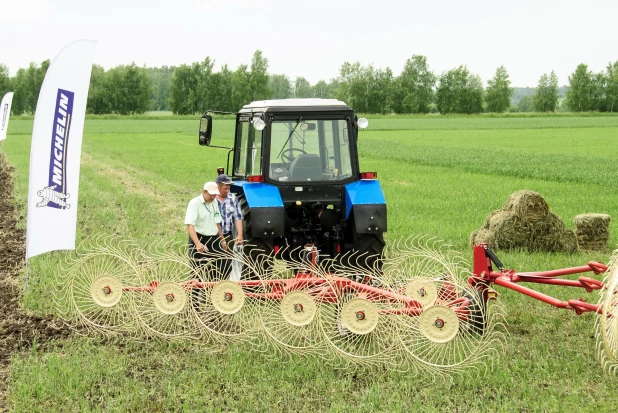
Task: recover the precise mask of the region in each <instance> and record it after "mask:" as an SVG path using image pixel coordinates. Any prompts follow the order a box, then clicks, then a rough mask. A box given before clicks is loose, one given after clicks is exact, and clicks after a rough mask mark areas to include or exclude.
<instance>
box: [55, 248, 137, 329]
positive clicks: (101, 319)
mask: <svg viewBox="0 0 618 413" xmlns="http://www.w3.org/2000/svg"><path fill="white" fill-rule="evenodd" d="M115 252H116V253H115ZM115 252H114V251H108V252H101V251H93V252H89V253H86V254H84V255H82V256H80V257H79V258H78V259H76V260H75V261H73V262H72V263H71V265H70V267H69V268H68V272H67V277H66V285H67V290H68V291H67V298H68V299H69V301H70V309H69V311H70V313H69V314H68V317H69V318H72V319H73V320H74V321H76V322H78V324H81V325H83V326H86V327H88V328H92V329H95V330H99V331H101V332H103V333H105V334H115V333H127V332H130V331H133V330H134V325H133V319H134V311H133V305H132V297H131V296H130V294H127V293H126V292H125V291H123V289H124V288H125V286H127V285H131V284H134V283H136V282H138V281H137V278H138V277H137V272H136V269H135V266H134V263H133V262H132V260H131V259H130V257H129V256H127V255H124V254H122V253H121V251H115Z"/></svg>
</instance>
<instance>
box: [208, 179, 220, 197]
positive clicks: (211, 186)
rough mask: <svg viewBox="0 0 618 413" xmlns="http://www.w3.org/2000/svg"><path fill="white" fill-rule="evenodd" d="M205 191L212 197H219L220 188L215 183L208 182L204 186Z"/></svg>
mask: <svg viewBox="0 0 618 413" xmlns="http://www.w3.org/2000/svg"><path fill="white" fill-rule="evenodd" d="M204 191H208V193H209V194H210V195H219V187H218V186H217V184H216V183H214V182H206V183H205V184H204Z"/></svg>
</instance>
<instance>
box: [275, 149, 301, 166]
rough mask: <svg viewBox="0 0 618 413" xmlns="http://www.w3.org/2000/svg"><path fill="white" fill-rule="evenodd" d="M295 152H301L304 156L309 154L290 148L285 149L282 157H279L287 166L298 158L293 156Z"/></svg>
mask: <svg viewBox="0 0 618 413" xmlns="http://www.w3.org/2000/svg"><path fill="white" fill-rule="evenodd" d="M294 152H300V153H301V154H303V155H306V154H307V152H305V151H303V150H302V149H299V148H288V149H284V150H283V152H281V155H279V157H280V158H281V160H282V161H283V162H285V163H287V164H291V163H292V161H293V160H294V158H296V156H294V155H293V154H294Z"/></svg>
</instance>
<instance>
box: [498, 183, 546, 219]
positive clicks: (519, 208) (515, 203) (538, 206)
mask: <svg viewBox="0 0 618 413" xmlns="http://www.w3.org/2000/svg"><path fill="white" fill-rule="evenodd" d="M504 209H505V210H506V211H510V212H512V213H514V214H515V215H517V216H518V217H520V218H522V219H523V220H524V221H538V220H541V219H543V218H545V217H546V216H547V214H548V213H549V205H548V204H547V201H545V198H543V197H542V196H541V194H539V193H538V192H534V191H528V190H522V191H517V192H514V193H513V194H511V196H509V199H507V201H506V205H505V206H504Z"/></svg>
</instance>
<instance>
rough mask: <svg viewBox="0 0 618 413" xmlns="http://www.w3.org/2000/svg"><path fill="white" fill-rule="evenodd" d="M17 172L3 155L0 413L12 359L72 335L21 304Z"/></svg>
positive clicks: (22, 249)
mask: <svg viewBox="0 0 618 413" xmlns="http://www.w3.org/2000/svg"><path fill="white" fill-rule="evenodd" d="M12 171H13V168H12V167H11V166H10V165H9V164H8V162H7V160H6V158H5V157H4V155H3V154H1V153H0V314H1V316H0V410H2V411H5V410H8V409H9V408H10V407H9V406H7V405H6V391H7V383H8V378H9V363H10V360H11V355H12V354H13V353H14V352H15V351H17V350H21V349H27V348H30V347H32V344H33V342H36V343H37V346H38V348H39V349H42V350H44V349H45V348H46V347H48V346H49V343H50V341H51V340H52V339H55V338H60V337H66V336H68V335H69V334H70V330H69V329H68V327H67V326H66V325H65V324H64V323H63V322H62V321H60V320H56V319H54V317H53V316H51V315H44V316H41V315H34V314H28V313H26V312H24V311H23V310H22V309H21V306H20V304H19V300H18V296H19V282H18V276H19V273H20V271H21V268H22V267H23V266H24V263H25V255H26V233H25V231H24V230H22V229H19V228H17V223H18V221H19V220H21V219H24V218H23V217H22V216H20V215H19V213H18V212H17V211H16V210H15V207H14V205H13V194H12V192H13V177H12Z"/></svg>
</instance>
